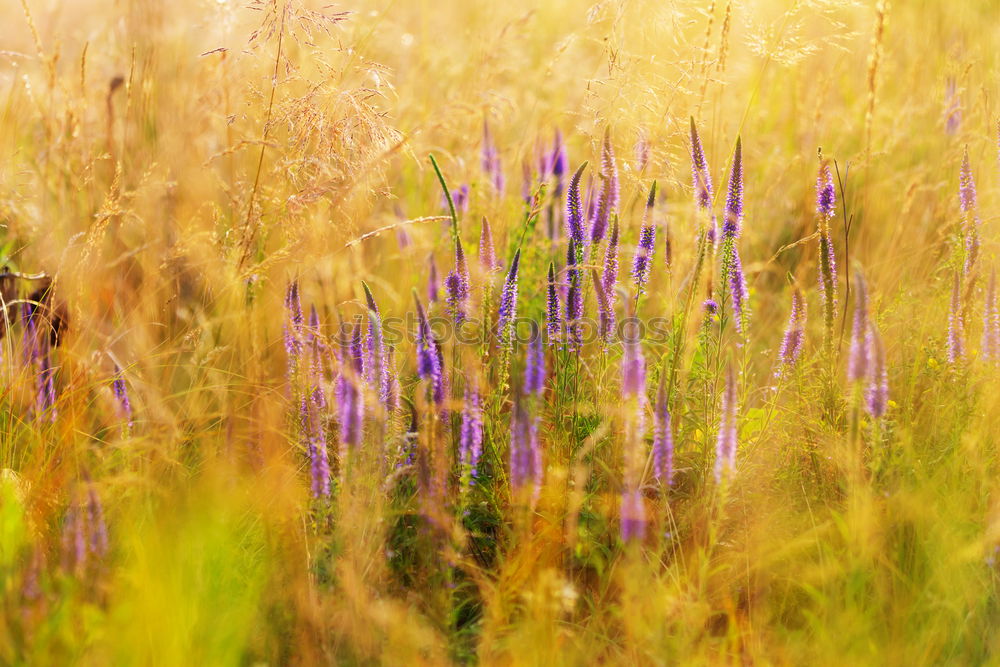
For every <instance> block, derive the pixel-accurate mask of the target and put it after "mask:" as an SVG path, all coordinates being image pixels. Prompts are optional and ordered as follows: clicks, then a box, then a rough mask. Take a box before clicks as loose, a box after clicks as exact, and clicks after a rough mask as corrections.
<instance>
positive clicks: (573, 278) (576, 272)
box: [566, 239, 583, 350]
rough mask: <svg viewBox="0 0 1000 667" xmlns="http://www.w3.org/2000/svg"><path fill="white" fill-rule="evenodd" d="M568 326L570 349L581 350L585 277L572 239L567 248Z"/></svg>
mask: <svg viewBox="0 0 1000 667" xmlns="http://www.w3.org/2000/svg"><path fill="white" fill-rule="evenodd" d="M566 281H567V284H568V288H567V290H566V324H567V326H568V327H569V347H570V349H571V350H575V349H577V348H579V346H580V344H581V342H582V341H581V340H580V318H582V317H583V275H582V274H581V273H580V268H579V264H578V259H577V245H576V243H575V242H574V241H573V239H570V241H569V245H568V246H567V248H566Z"/></svg>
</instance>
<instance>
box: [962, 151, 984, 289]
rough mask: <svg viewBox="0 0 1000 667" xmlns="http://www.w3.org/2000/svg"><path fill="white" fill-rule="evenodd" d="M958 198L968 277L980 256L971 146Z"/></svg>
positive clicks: (965, 273) (966, 155)
mask: <svg viewBox="0 0 1000 667" xmlns="http://www.w3.org/2000/svg"><path fill="white" fill-rule="evenodd" d="M958 199H959V204H960V206H961V209H962V237H963V240H964V245H965V262H964V264H963V267H962V275H963V277H968V276H969V275H970V274H971V273H972V270H973V268H975V265H976V259H977V258H978V257H979V215H978V213H977V212H976V181H975V179H974V178H973V177H972V166H971V165H970V164H969V147H968V146H966V147H965V153H964V154H963V156H962V167H961V170H960V173H959V187H958Z"/></svg>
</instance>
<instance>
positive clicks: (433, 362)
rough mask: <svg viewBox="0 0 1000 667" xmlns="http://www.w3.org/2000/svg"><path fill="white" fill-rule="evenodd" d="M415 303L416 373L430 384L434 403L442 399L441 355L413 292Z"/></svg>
mask: <svg viewBox="0 0 1000 667" xmlns="http://www.w3.org/2000/svg"><path fill="white" fill-rule="evenodd" d="M413 299H414V301H415V302H416V304H417V375H419V376H420V379H421V380H427V381H428V382H430V384H431V391H432V393H433V396H434V402H435V403H441V402H442V401H443V400H444V371H443V368H442V365H441V355H440V354H438V344H437V341H436V340H435V339H434V333H433V332H432V331H431V325H430V322H429V321H428V320H427V313H426V312H424V306H423V304H421V303H420V298H419V297H418V296H417V295H416V293H414V294H413Z"/></svg>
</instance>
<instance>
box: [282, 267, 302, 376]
mask: <svg viewBox="0 0 1000 667" xmlns="http://www.w3.org/2000/svg"><path fill="white" fill-rule="evenodd" d="M283 329H284V338H285V353H286V354H287V356H288V380H289V381H290V382H291V381H293V380H294V378H295V374H296V372H297V371H298V367H299V357H300V356H301V355H302V345H303V343H302V303H301V301H300V300H299V281H297V280H293V281H292V282H290V283H289V284H288V289H287V290H286V292H285V323H284V327H283Z"/></svg>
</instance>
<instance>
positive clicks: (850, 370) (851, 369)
mask: <svg viewBox="0 0 1000 667" xmlns="http://www.w3.org/2000/svg"><path fill="white" fill-rule="evenodd" d="M854 281H855V283H856V285H857V287H856V288H855V290H854V322H853V326H852V329H851V352H850V356H849V357H848V360H847V381H848V382H860V381H862V380H864V379H865V377H866V376H867V375H868V360H869V358H870V357H871V352H870V345H871V339H870V338H869V337H868V285H867V284H866V283H865V277H864V276H863V275H861V271H860V270H856V271H855V272H854Z"/></svg>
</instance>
